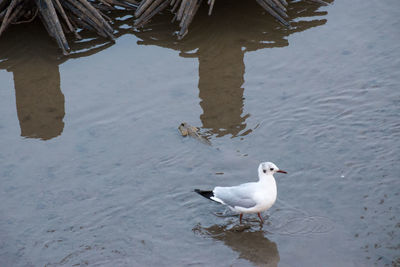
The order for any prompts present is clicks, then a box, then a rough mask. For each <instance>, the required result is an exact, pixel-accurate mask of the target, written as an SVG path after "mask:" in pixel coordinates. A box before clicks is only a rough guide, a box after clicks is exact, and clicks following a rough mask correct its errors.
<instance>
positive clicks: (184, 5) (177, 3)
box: [135, 0, 326, 39]
mask: <svg viewBox="0 0 400 267" xmlns="http://www.w3.org/2000/svg"><path fill="white" fill-rule="evenodd" d="M256 1H257V3H259V4H260V5H261V6H262V7H263V8H264V9H265V10H266V11H267V12H268V13H269V14H271V15H272V16H273V17H274V18H275V19H277V20H278V21H279V22H280V23H282V24H283V25H285V26H289V23H288V22H287V21H286V19H288V15H287V14H286V12H287V10H286V7H287V5H288V3H287V2H286V0H256ZM305 1H309V2H314V3H318V4H320V5H326V3H325V2H324V1H322V0H305ZM201 3H202V0H142V2H141V3H140V5H139V7H138V9H137V10H136V12H135V16H136V17H137V20H136V21H135V26H136V27H140V26H143V25H144V24H146V23H147V22H148V21H149V20H150V19H151V18H152V17H153V16H154V15H156V14H157V13H159V12H160V11H162V10H163V9H165V8H166V7H168V6H170V7H171V9H172V12H173V13H174V14H175V17H174V19H173V20H174V21H175V20H176V21H179V26H180V27H181V29H180V31H179V33H178V38H179V39H182V38H183V37H184V36H185V35H186V34H187V32H188V27H189V25H190V23H191V22H192V20H193V17H194V15H195V14H196V12H197V9H198V8H199V6H200V5H201ZM207 3H208V5H209V6H210V8H209V12H208V14H209V15H211V12H212V9H213V6H214V3H215V0H207Z"/></svg>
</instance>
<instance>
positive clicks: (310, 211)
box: [0, 0, 400, 266]
mask: <svg viewBox="0 0 400 267" xmlns="http://www.w3.org/2000/svg"><path fill="white" fill-rule="evenodd" d="M254 2H255V1H254ZM206 13H207V10H206V9H203V10H200V12H199V14H198V15H197V17H196V19H195V21H194V23H193V24H192V25H191V28H190V33H189V35H188V36H187V37H186V38H185V39H184V41H182V42H178V41H177V40H176V38H175V37H174V36H173V35H172V33H173V32H174V31H175V30H176V28H175V27H174V26H173V25H170V24H166V21H169V20H170V19H171V16H170V15H169V14H164V15H160V16H159V17H158V18H157V19H155V20H154V21H153V22H152V23H151V24H150V25H149V26H148V27H146V28H145V29H143V30H140V31H131V30H130V29H129V28H130V27H129V25H131V24H132V17H131V16H129V15H127V14H125V13H123V12H121V14H118V16H119V17H120V19H119V22H118V24H119V30H118V32H117V35H118V39H117V40H116V43H115V44H112V43H109V42H108V41H107V40H103V39H99V38H97V39H96V38H93V36H92V35H90V34H86V33H84V32H83V33H82V35H83V36H84V37H85V39H84V40H83V41H82V42H76V43H72V44H71V47H73V49H74V51H75V53H74V54H73V55H72V56H71V57H69V58H65V57H61V56H60V51H59V50H58V49H57V47H56V46H55V43H54V42H53V41H52V40H49V39H48V38H47V37H46V33H45V32H43V30H42V29H41V27H40V25H29V26H27V25H20V26H16V27H14V28H12V29H9V31H8V32H7V34H6V35H5V36H4V37H2V38H1V39H0V113H1V114H2V116H1V119H0V137H1V138H0V183H1V187H0V190H1V193H0V266H45V265H46V266H63V265H65V266H80V265H82V266H84V265H90V266H96V265H97V266H99V265H100V266H156V265H157V266H159V265H167V266H168V265H169V266H170V265H175V266H176V265H178V266H181V265H184V266H186V265H190V266H197V265H199V266H202V265H212V266H230V265H233V266H252V265H256V266H276V265H279V266H366V265H378V266H385V265H387V266H392V265H393V266H396V265H399V264H400V258H399V255H400V243H399V240H400V231H399V229H400V218H399V211H400V208H399V207H400V205H399V204H400V196H399V194H400V182H399V174H400V167H399V166H400V164H399V160H400V156H399V152H400V151H399V148H400V147H399V136H400V122H399V114H400V105H399V104H400V90H399V89H400V78H399V77H400V30H399V29H400V19H399V18H400V6H399V4H398V3H397V1H395V0H390V1H389V2H386V4H385V5H382V3H381V2H379V1H376V0H370V1H361V0H355V1H351V2H349V1H340V0H337V1H335V2H334V3H332V4H331V5H330V6H328V7H322V8H317V7H315V6H313V5H310V4H304V3H292V5H291V10H290V11H289V14H290V16H291V18H292V19H293V21H292V25H293V27H292V28H290V29H286V28H284V27H282V26H281V25H279V24H278V23H276V22H275V21H274V20H273V19H271V18H270V17H269V16H268V15H266V14H264V12H263V10H262V9H261V8H260V7H259V6H258V5H257V4H256V3H252V2H250V3H247V2H246V3H245V4H244V3H243V1H228V0H226V1H223V0H221V1H216V6H215V7H214V13H213V16H211V17H208V16H206V15H205V14H206ZM182 121H187V122H189V123H190V124H192V125H196V126H198V127H200V128H201V131H202V133H203V134H204V135H206V136H208V138H209V140H210V141H211V143H212V145H211V146H207V145H204V144H202V143H200V142H197V141H196V140H194V139H190V138H183V137H181V136H180V135H179V133H178V131H177V127H178V125H179V124H180V123H181V122H182ZM260 161H273V162H275V163H276V164H277V165H278V166H279V167H280V168H282V169H284V170H286V171H288V172H289V174H287V175H276V178H277V183H278V201H277V203H276V204H275V206H274V207H273V208H272V209H271V210H270V211H268V212H266V213H265V214H264V217H265V219H266V223H265V225H263V227H260V224H259V222H258V220H257V216H251V215H245V217H244V226H239V225H238V217H237V216H235V215H234V214H231V213H230V212H227V211H226V210H225V209H224V208H223V207H221V206H219V205H217V204H214V203H211V202H209V201H207V200H205V199H202V198H201V197H199V196H198V195H195V194H194V193H193V192H192V190H193V189H194V188H204V189H207V188H212V187H213V186H215V185H234V184H238V183H242V182H246V181H251V180H255V179H256V168H257V166H258V163H259V162H260Z"/></svg>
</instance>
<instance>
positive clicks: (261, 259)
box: [193, 225, 280, 267]
mask: <svg viewBox="0 0 400 267" xmlns="http://www.w3.org/2000/svg"><path fill="white" fill-rule="evenodd" d="M193 231H194V232H195V233H197V234H200V235H202V236H204V237H211V238H213V239H215V240H218V241H221V242H223V243H224V244H225V245H226V246H228V247H230V248H231V249H232V250H233V251H236V252H238V253H239V257H238V258H239V259H245V260H248V261H250V262H252V263H253V264H255V265H256V266H268V267H276V266H278V262H279V260H280V258H279V251H278V246H277V245H276V243H275V242H273V241H270V240H269V239H268V238H266V237H265V233H264V232H263V231H262V230H258V231H252V229H251V227H246V226H234V227H231V228H230V227H229V226H227V225H224V226H221V225H213V226H211V227H207V228H205V227H202V226H201V225H197V226H196V227H195V228H194V229H193Z"/></svg>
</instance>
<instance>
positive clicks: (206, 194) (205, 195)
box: [194, 189, 216, 202]
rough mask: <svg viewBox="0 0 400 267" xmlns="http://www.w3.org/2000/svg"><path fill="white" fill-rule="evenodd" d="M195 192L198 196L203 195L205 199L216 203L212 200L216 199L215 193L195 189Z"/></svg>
mask: <svg viewBox="0 0 400 267" xmlns="http://www.w3.org/2000/svg"><path fill="white" fill-rule="evenodd" d="M194 192H196V193H197V194H199V195H201V196H203V197H205V198H208V199H209V200H212V201H215V200H214V199H212V197H214V193H213V191H206V190H200V189H195V190H194ZM215 202H216V201H215Z"/></svg>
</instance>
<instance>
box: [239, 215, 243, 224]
mask: <svg viewBox="0 0 400 267" xmlns="http://www.w3.org/2000/svg"><path fill="white" fill-rule="evenodd" d="M242 218H243V213H240V215H239V221H240V224H242Z"/></svg>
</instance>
